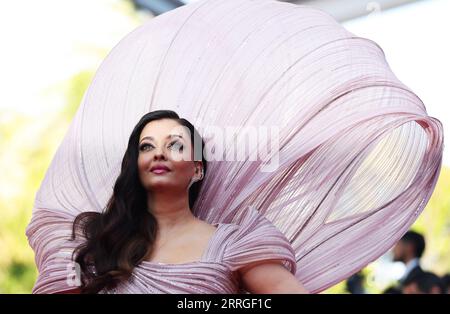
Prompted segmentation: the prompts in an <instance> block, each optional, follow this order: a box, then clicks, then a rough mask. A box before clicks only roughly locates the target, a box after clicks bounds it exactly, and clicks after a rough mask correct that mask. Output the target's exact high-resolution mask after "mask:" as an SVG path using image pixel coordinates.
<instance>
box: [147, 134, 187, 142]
mask: <svg viewBox="0 0 450 314" xmlns="http://www.w3.org/2000/svg"><path fill="white" fill-rule="evenodd" d="M172 137H179V138H181V139H183V137H182V136H181V135H178V134H169V135H167V136H166V139H167V138H172ZM145 139H149V140H151V141H153V140H155V139H154V138H153V137H152V136H146V137H143V138H142V139H141V141H140V142H139V143H141V142H142V141H143V140H145Z"/></svg>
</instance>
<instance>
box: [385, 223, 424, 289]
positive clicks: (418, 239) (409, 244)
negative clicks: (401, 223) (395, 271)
mask: <svg viewBox="0 0 450 314" xmlns="http://www.w3.org/2000/svg"><path fill="white" fill-rule="evenodd" d="M424 251H425V238H424V237H423V236H422V235H421V234H420V233H417V232H415V231H408V232H406V233H405V234H404V235H403V237H402V238H401V239H400V240H399V241H398V242H397V244H395V246H394V248H393V261H394V262H402V263H403V264H405V266H406V269H405V272H404V274H403V276H402V277H401V278H400V279H399V281H398V283H397V285H395V286H391V287H389V288H387V289H386V290H385V291H384V292H383V293H384V294H392V293H401V292H402V291H403V286H404V284H405V282H409V281H410V280H411V278H415V277H416V276H417V275H419V274H421V273H423V272H424V271H423V269H422V267H421V266H420V258H421V257H422V255H423V252H424Z"/></svg>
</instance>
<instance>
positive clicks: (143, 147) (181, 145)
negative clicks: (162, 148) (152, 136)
mask: <svg viewBox="0 0 450 314" xmlns="http://www.w3.org/2000/svg"><path fill="white" fill-rule="evenodd" d="M174 144H180V150H183V144H181V143H180V142H178V141H173V142H171V143H169V146H168V147H172V146H173V145H174ZM146 146H152V147H153V145H152V144H149V143H144V144H142V145H141V146H139V150H140V151H144V150H145V147H146Z"/></svg>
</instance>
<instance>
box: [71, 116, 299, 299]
mask: <svg viewBox="0 0 450 314" xmlns="http://www.w3.org/2000/svg"><path fill="white" fill-rule="evenodd" d="M194 137H197V139H200V140H199V141H198V143H200V142H201V143H202V145H201V146H202V147H200V148H201V150H200V151H199V150H195V149H194ZM203 146H204V142H203V140H202V139H201V138H200V135H199V133H198V132H197V130H195V129H194V126H193V125H192V124H191V123H190V122H189V121H187V120H186V119H180V118H179V116H178V115H177V114H176V113H175V112H174V111H170V110H157V111H153V112H150V113H147V114H146V115H144V116H143V117H142V118H141V120H140V121H139V122H138V123H137V125H136V126H135V128H134V130H133V132H132V133H131V136H130V139H129V142H128V147H127V150H126V152H125V155H124V157H123V161H122V170H121V173H120V175H119V177H118V178H117V181H116V183H115V186H114V193H113V195H112V196H111V199H110V201H109V203H108V206H107V209H106V211H105V212H104V213H97V212H86V213H82V214H80V215H79V216H78V217H77V218H76V220H75V222H74V228H77V227H79V226H81V225H82V226H83V227H84V228H83V232H84V235H85V237H86V239H88V240H87V241H86V242H85V243H83V244H82V245H81V246H80V247H79V248H78V249H79V253H78V255H77V257H76V259H75V261H76V262H77V263H78V264H79V265H80V266H81V270H82V279H83V277H86V279H83V282H84V284H83V285H82V287H81V288H77V289H75V290H71V291H69V292H82V293H97V292H100V291H101V292H105V293H108V292H109V291H107V290H108V289H104V288H106V287H108V288H112V289H113V291H114V292H118V293H127V292H131V293H145V292H171V293H186V292H188V293H189V292H191V293H200V292H202V293H235V292H238V291H240V290H241V288H243V289H245V291H248V292H252V293H306V292H307V291H306V290H305V288H304V287H303V286H302V285H301V284H300V282H299V281H298V280H297V279H296V278H295V276H294V275H295V270H296V264H295V254H294V252H293V250H292V248H291V247H290V244H289V242H288V240H287V239H286V238H285V237H284V235H283V234H282V233H280V231H278V230H277V229H276V227H275V226H273V225H272V224H271V223H270V222H269V221H268V220H267V219H265V218H263V217H262V216H259V214H256V213H254V214H253V216H249V218H250V219H247V220H246V222H247V225H242V226H237V225H234V224H221V223H217V224H209V223H206V222H205V221H202V220H200V219H198V218H196V217H195V216H194V215H193V213H192V206H193V204H194V202H195V201H196V199H197V197H198V195H199V191H200V188H201V182H202V179H203V177H204V175H205V174H206V169H207V163H206V160H205V158H204V157H203V156H202V152H203ZM194 151H195V153H196V154H194ZM197 153H200V154H201V158H198V157H199V156H200V155H198V154H197ZM194 155H195V157H196V158H194ZM255 214H256V215H255ZM258 216H259V217H258ZM74 236H75V233H74ZM88 261H89V262H88ZM89 263H92V266H93V267H88V264H89ZM140 264H142V268H139V269H138V273H137V274H133V271H134V269H135V267H136V266H138V265H140ZM155 270H162V272H154V271H155ZM146 271H148V274H142V272H146ZM165 272H172V277H171V278H170V282H169V281H167V282H166V280H167V279H168V278H165V276H166V274H165ZM174 272H175V275H173V273H174ZM199 277H201V279H200V278H199ZM130 278H131V279H138V280H134V281H129V279H130ZM116 285H117V286H118V287H116ZM102 289H104V290H102Z"/></svg>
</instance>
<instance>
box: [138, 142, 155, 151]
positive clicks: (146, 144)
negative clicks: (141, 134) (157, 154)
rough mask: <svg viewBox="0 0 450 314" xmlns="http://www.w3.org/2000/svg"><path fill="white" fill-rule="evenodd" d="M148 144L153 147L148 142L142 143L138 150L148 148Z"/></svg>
mask: <svg viewBox="0 0 450 314" xmlns="http://www.w3.org/2000/svg"><path fill="white" fill-rule="evenodd" d="M150 146H151V147H153V145H150V144H148V143H145V144H142V145H141V146H140V147H139V150H140V151H145V150H148V148H147V147H150Z"/></svg>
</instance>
